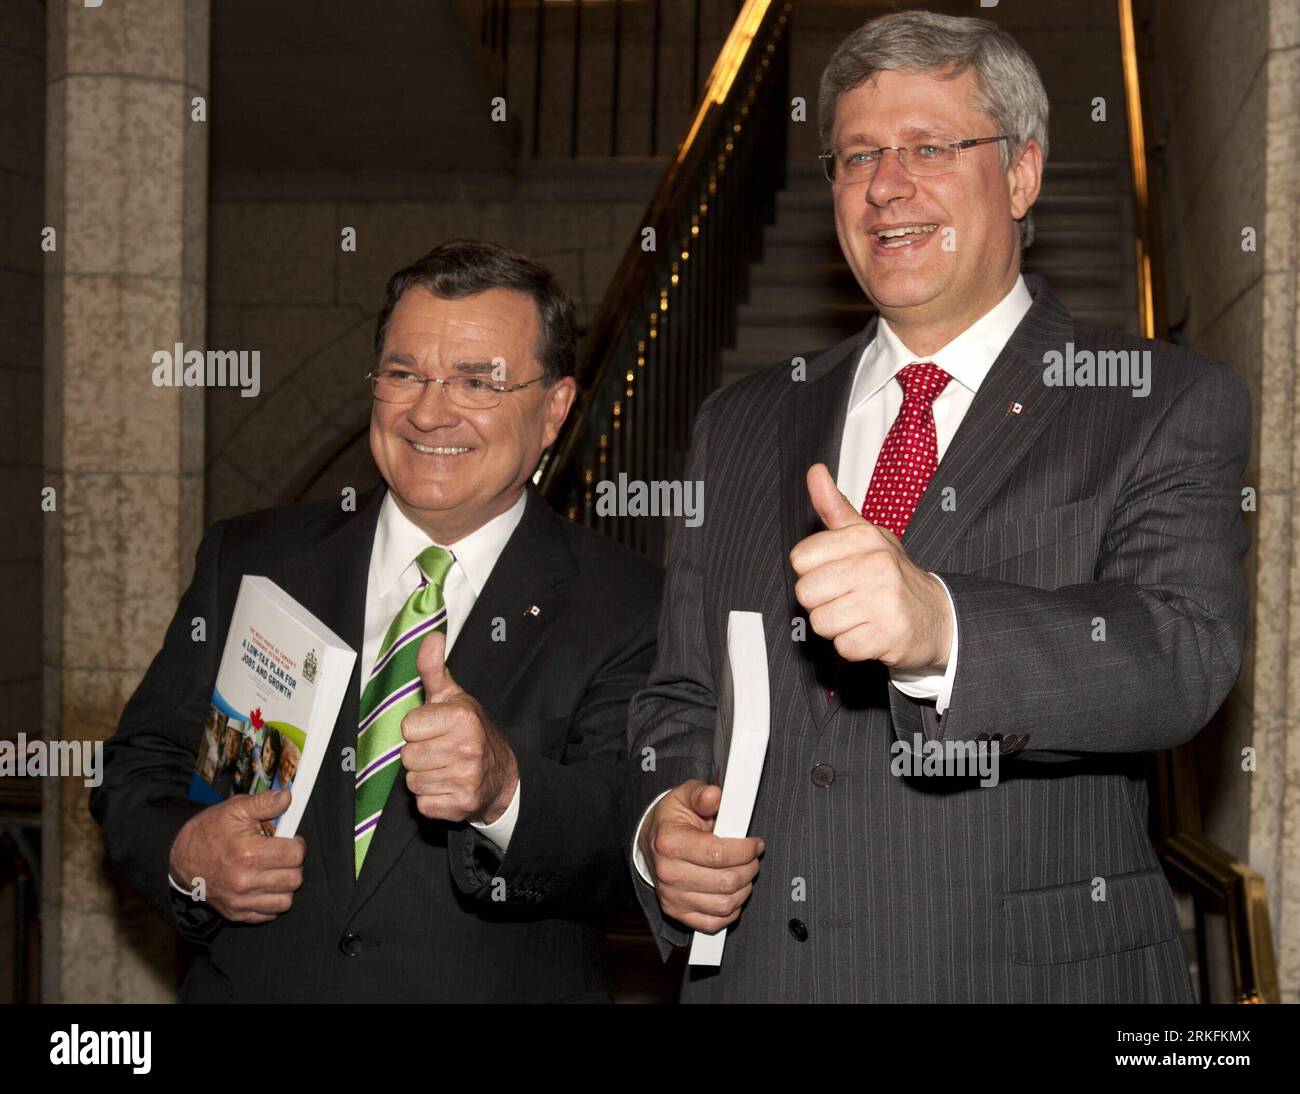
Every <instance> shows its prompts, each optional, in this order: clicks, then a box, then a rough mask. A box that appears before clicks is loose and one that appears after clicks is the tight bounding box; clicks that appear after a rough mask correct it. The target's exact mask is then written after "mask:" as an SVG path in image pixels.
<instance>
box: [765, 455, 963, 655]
mask: <svg viewBox="0 0 1300 1094" xmlns="http://www.w3.org/2000/svg"><path fill="white" fill-rule="evenodd" d="M808 496H809V497H810V498H811V499H812V504H813V508H814V509H815V510H816V511H817V515H818V516H819V517H821V519H822V523H824V524H825V525H826V531H824V532H816V533H814V534H813V535H811V536H809V537H808V538H807V539H805V540H802V541H801V542H800V543H798V544H797V545H796V546H795V548H794V550H793V551H791V552H790V565H791V566H793V567H794V572H795V573H796V574H798V575H799V580H798V581H797V582H796V583H795V587H794V593H795V597H796V598H797V599H798V601H799V603H800V604H802V605H803V607H804V608H805V609H806V610H807V612H808V622H809V624H810V625H811V626H812V629H813V630H814V631H816V632H817V634H819V635H821V636H822V637H823V638H827V639H830V640H831V641H833V642H834V643H835V649H836V651H837V652H838V653H839V655H840V656H841V657H843V658H844V659H845V660H848V661H880V662H882V663H883V664H884V665H886V666H888V667H889V668H891V669H899V670H901V671H906V672H943V671H944V669H946V668H947V665H948V653H949V651H950V650H951V648H952V616H951V614H950V611H949V607H948V594H947V593H946V592H945V591H944V588H943V584H942V582H940V581H939V579H938V578H936V577H934V576H933V575H932V574H928V573H926V572H925V571H924V570H922V569H921V568H920V567H918V566H916V565H915V564H914V563H913V562H912V560H911V559H910V558H908V557H907V554H906V552H904V550H903V547H902V544H900V543H899V542H898V537H897V536H895V535H894V533H893V532H891V531H889V529H888V528H881V527H879V526H878V525H875V524H872V523H871V522H870V521H868V520H866V519H865V518H864V517H863V516H862V515H861V514H860V513H858V511H857V510H856V509H854V508H853V506H852V505H851V504H849V500H848V499H847V498H846V497H845V496H844V495H843V494H841V493H840V492H839V490H838V489H837V488H836V486H835V480H834V479H832V478H831V473H830V471H828V470H827V468H826V465H825V464H821V463H818V464H814V465H813V466H812V467H810V468H809V469H808Z"/></svg>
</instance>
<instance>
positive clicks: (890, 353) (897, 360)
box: [835, 277, 1034, 714]
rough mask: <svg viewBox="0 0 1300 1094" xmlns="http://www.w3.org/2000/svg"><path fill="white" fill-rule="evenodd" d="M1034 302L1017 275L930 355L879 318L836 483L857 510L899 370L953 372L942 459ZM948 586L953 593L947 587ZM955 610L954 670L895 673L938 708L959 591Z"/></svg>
mask: <svg viewBox="0 0 1300 1094" xmlns="http://www.w3.org/2000/svg"><path fill="white" fill-rule="evenodd" d="M1033 302H1034V298H1033V297H1032V296H1030V294H1029V289H1028V288H1027V287H1026V285H1025V279H1024V278H1023V277H1017V278H1016V283H1015V284H1014V285H1013V286H1011V291H1010V292H1008V293H1007V295H1006V296H1004V297H1003V298H1002V299H1001V300H1000V301H999V302H998V303H997V304H995V305H994V306H993V307H992V308H991V309H990V310H989V311H987V312H985V313H984V314H983V315H982V316H980V318H979V319H977V320H976V321H975V322H974V323H972V324H971V325H970V326H969V327H967V328H966V329H965V330H964V331H962V332H961V334H959V335H957V337H956V338H954V339H953V340H952V341H951V342H949V343H948V344H947V345H945V346H944V347H943V348H942V349H940V350H937V351H936V352H934V353H931V354H927V355H924V356H922V355H918V354H915V353H913V352H912V351H911V350H910V349H908V348H907V346H905V345H904V344H903V341H902V339H900V338H899V337H898V335H897V334H895V333H894V330H893V328H892V327H890V325H889V324H888V323H887V322H886V321H885V320H884V319H883V318H881V319H880V320H879V321H878V322H877V324H876V337H875V338H873V339H872V340H871V343H870V344H869V345H868V346H867V348H866V349H864V350H863V351H862V357H861V358H860V359H859V361H858V368H857V372H856V373H855V374H854V377H853V387H852V389H851V391H850V392H849V410H848V414H847V415H846V416H845V419H844V436H843V437H842V438H841V440H840V465H839V474H838V475H836V478H835V485H836V486H838V487H839V489H840V493H841V494H843V495H844V496H845V497H846V498H848V499H849V501H850V503H851V504H852V505H853V508H854V509H856V510H858V512H861V511H862V503H863V502H864V501H865V500H866V497H867V487H868V486H869V485H870V483H871V474H872V472H873V471H874V470H875V467H876V460H877V459H878V458H879V456H880V450H881V449H882V448H883V447H884V445H885V437H886V436H887V435H888V433H889V429H890V427H891V426H892V425H893V424H894V420H895V419H896V418H897V417H898V412H899V410H900V409H901V408H902V406H903V385H902V384H901V383H899V382H898V381H897V380H895V379H894V377H895V376H897V375H898V373H899V371H900V370H901V369H903V368H904V367H906V366H907V365H910V364H911V363H912V362H913V361H933V362H934V363H935V364H936V365H938V366H939V367H940V368H941V369H943V370H944V372H946V373H948V375H949V376H951V377H952V380H951V381H949V382H948V384H947V386H945V387H944V389H943V390H942V391H941V392H939V394H938V396H937V397H936V398H935V400H934V403H933V404H932V405H933V409H934V431H935V434H936V440H937V446H938V458H939V460H940V461H942V460H943V455H944V453H945V452H947V451H948V445H949V444H951V443H952V438H953V436H954V435H955V434H956V432H957V427H958V426H959V425H961V422H962V419H963V418H964V417H966V411H967V410H969V409H970V405H971V403H972V402H974V400H975V392H977V391H978V390H979V387H980V384H982V383H983V382H984V377H985V376H987V375H988V372H989V369H990V368H992V367H993V362H994V361H996V360H997V357H998V354H1000V353H1001V352H1002V349H1003V347H1004V346H1005V345H1006V344H1007V342H1008V341H1009V340H1010V339H1011V335H1012V333H1013V332H1014V331H1015V329H1016V327H1018V326H1019V325H1020V321H1021V320H1022V319H1023V318H1024V317H1025V313H1026V312H1027V311H1029V309H1030V307H1031V305H1032V304H1033ZM936 576H937V575H936ZM942 580H943V579H942V578H940V583H941V584H942ZM944 591H945V592H947V591H948V587H947V586H946V585H945V586H944ZM948 610H949V612H950V613H951V616H952V647H951V648H950V649H949V651H948V666H947V669H946V671H944V672H942V673H915V672H898V671H891V672H890V674H889V678H890V680H892V681H893V684H894V686H895V687H896V688H898V690H899V691H901V692H902V693H903V694H904V695H908V696H911V697H912V698H913V699H933V700H934V701H935V704H934V709H935V712H936V713H937V714H942V713H943V712H944V711H945V710H947V709H948V702H949V700H950V699H951V698H952V682H953V677H954V675H955V674H956V671H957V609H956V608H955V607H954V606H953V602H952V594H951V593H949V594H948Z"/></svg>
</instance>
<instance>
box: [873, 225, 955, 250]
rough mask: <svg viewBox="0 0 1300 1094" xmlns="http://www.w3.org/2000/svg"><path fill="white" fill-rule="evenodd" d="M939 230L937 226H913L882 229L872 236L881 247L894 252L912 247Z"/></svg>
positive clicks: (874, 232)
mask: <svg viewBox="0 0 1300 1094" xmlns="http://www.w3.org/2000/svg"><path fill="white" fill-rule="evenodd" d="M938 228H939V225H937V224H913V225H910V226H908V227H905V228H882V229H880V230H879V231H873V232H872V233H871V235H872V238H874V239H875V240H876V242H877V243H879V244H880V246H882V247H884V248H885V249H886V250H891V251H892V250H896V249H897V248H899V247H908V246H911V245H912V244H913V243H915V242H916V241H917V240H918V239H921V238H924V237H925V236H928V235H930V234H931V233H932V232H935V231H937V230H938Z"/></svg>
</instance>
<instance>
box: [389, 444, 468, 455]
mask: <svg viewBox="0 0 1300 1094" xmlns="http://www.w3.org/2000/svg"><path fill="white" fill-rule="evenodd" d="M406 443H407V444H409V445H410V446H411V447H412V448H414V449H415V450H416V451H417V452H418V453H420V455H422V456H463V455H464V454H465V453H466V452H473V451H474V450H473V449H472V448H469V447H467V446H465V445H459V444H457V445H452V444H440V445H427V444H416V443H415V441H407V442H406Z"/></svg>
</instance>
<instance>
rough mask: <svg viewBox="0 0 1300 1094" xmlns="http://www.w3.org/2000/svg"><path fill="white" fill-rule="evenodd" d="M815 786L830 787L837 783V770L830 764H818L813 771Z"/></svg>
mask: <svg viewBox="0 0 1300 1094" xmlns="http://www.w3.org/2000/svg"><path fill="white" fill-rule="evenodd" d="M812 781H813V785H814V786H830V785H831V783H833V782H834V781H835V768H833V767H831V765H830V764H818V765H817V766H816V767H814V768H813V769H812Z"/></svg>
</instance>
